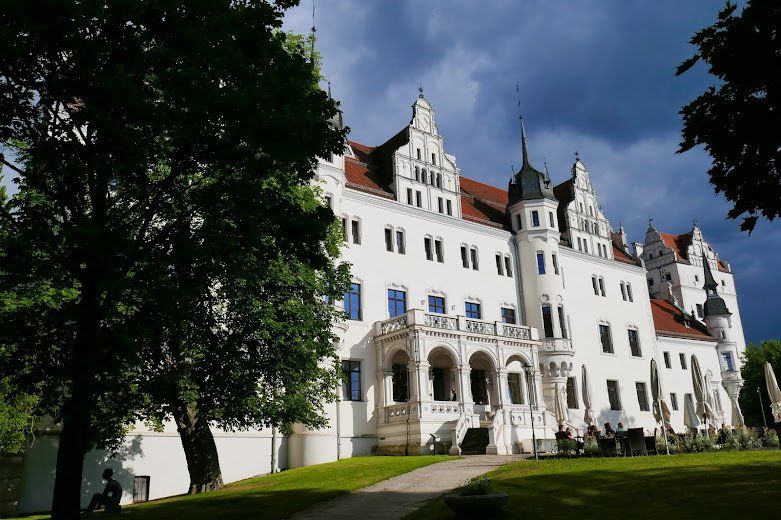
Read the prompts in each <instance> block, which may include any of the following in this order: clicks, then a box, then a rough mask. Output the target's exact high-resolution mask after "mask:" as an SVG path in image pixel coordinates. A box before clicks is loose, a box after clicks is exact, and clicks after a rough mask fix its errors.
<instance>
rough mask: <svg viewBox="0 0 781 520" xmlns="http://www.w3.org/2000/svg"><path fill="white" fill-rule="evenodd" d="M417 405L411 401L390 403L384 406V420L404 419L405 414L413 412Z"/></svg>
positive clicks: (405, 418) (409, 414)
mask: <svg viewBox="0 0 781 520" xmlns="http://www.w3.org/2000/svg"><path fill="white" fill-rule="evenodd" d="M416 407H417V405H415V404H413V403H399V404H392V405H389V406H386V407H385V422H396V421H406V420H407V416H411V415H413V414H414V413H415V410H416Z"/></svg>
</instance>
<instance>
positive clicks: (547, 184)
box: [543, 160, 550, 188]
mask: <svg viewBox="0 0 781 520" xmlns="http://www.w3.org/2000/svg"><path fill="white" fill-rule="evenodd" d="M543 164H544V165H545V179H543V180H544V182H545V187H546V188H550V175H549V174H548V161H547V160H544V161H543Z"/></svg>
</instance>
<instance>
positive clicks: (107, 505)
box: [84, 468, 122, 515]
mask: <svg viewBox="0 0 781 520" xmlns="http://www.w3.org/2000/svg"><path fill="white" fill-rule="evenodd" d="M113 476H114V470H113V469H111V468H106V469H104V470H103V480H105V481H106V487H105V488H104V489H103V493H95V494H94V495H92V500H90V502H89V505H88V506H87V509H86V510H85V511H84V513H85V514H86V515H91V514H92V512H93V511H94V510H95V509H99V508H101V507H102V508H103V512H104V513H106V514H109V513H119V512H121V511H122V506H120V505H119V501H120V500H122V486H121V485H120V484H119V482H117V481H116V480H114V478H113Z"/></svg>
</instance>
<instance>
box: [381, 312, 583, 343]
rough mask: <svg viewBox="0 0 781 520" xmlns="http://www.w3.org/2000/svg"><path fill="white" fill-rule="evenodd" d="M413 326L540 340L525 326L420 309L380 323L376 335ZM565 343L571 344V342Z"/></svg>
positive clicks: (530, 328) (534, 331)
mask: <svg viewBox="0 0 781 520" xmlns="http://www.w3.org/2000/svg"><path fill="white" fill-rule="evenodd" d="M412 326H423V327H428V328H432V329H440V330H447V331H454V332H455V331H457V332H464V333H467V334H480V335H485V336H500V337H503V338H507V339H515V340H523V341H537V340H539V335H538V333H537V329H535V328H532V327H527V326H525V325H513V324H510V323H502V322H499V321H485V320H477V319H474V318H466V317H464V316H447V315H444V314H434V313H429V312H424V311H421V310H419V309H410V310H409V311H407V312H406V313H405V314H402V315H401V316H396V317H394V318H391V319H388V320H385V321H378V322H377V323H375V324H374V333H375V335H376V336H382V335H385V334H391V333H393V332H397V331H399V330H403V329H405V328H407V327H412ZM564 341H567V342H569V340H564ZM570 348H571V346H570Z"/></svg>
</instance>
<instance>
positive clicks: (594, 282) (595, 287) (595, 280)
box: [591, 276, 599, 296]
mask: <svg viewBox="0 0 781 520" xmlns="http://www.w3.org/2000/svg"><path fill="white" fill-rule="evenodd" d="M591 285H592V286H593V287H594V294H596V295H597V296H599V287H598V285H597V277H596V276H592V277H591Z"/></svg>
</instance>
